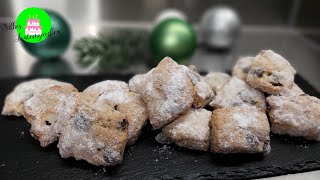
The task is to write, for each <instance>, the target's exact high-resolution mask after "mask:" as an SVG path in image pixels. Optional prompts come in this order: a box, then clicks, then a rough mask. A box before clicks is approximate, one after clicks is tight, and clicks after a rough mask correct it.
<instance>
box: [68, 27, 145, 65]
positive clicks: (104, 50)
mask: <svg viewBox="0 0 320 180" xmlns="http://www.w3.org/2000/svg"><path fill="white" fill-rule="evenodd" d="M148 37H149V33H148V31H145V30H136V29H133V30H129V29H115V30H111V31H106V30H105V31H102V32H100V33H99V35H98V36H97V37H84V38H82V39H79V40H77V41H76V43H75V46H74V48H75V50H76V51H77V54H78V60H77V62H78V64H79V65H80V66H82V67H88V66H90V65H92V64H94V63H97V67H96V68H98V70H100V71H102V70H110V69H121V68H124V67H127V66H129V65H130V64H133V63H137V62H139V63H144V62H145V61H146V60H148V59H149V58H150V55H149V48H148Z"/></svg>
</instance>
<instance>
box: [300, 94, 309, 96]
mask: <svg viewBox="0 0 320 180" xmlns="http://www.w3.org/2000/svg"><path fill="white" fill-rule="evenodd" d="M300 96H309V95H308V94H300Z"/></svg>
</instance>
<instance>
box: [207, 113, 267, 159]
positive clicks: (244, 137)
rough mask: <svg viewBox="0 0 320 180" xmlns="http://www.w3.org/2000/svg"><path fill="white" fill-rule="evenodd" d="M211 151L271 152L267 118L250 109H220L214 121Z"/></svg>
mask: <svg viewBox="0 0 320 180" xmlns="http://www.w3.org/2000/svg"><path fill="white" fill-rule="evenodd" d="M210 125H211V135H212V137H211V151H212V152H213V153H223V154H227V153H265V154H268V153H269V152H270V144H269V141H270V137H269V132H270V128H269V123H268V119H267V116H266V115H265V114H264V113H262V112H260V111H257V110H254V109H247V108H223V109H216V110H215V111H213V113H212V119H211V123H210Z"/></svg>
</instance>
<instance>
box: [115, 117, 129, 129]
mask: <svg viewBox="0 0 320 180" xmlns="http://www.w3.org/2000/svg"><path fill="white" fill-rule="evenodd" d="M128 124H129V123H128V120H126V119H123V120H122V121H121V122H120V123H119V126H118V128H119V129H120V130H121V131H123V130H125V129H127V127H128Z"/></svg>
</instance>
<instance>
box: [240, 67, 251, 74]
mask: <svg viewBox="0 0 320 180" xmlns="http://www.w3.org/2000/svg"><path fill="white" fill-rule="evenodd" d="M242 71H243V72H244V73H246V74H248V72H249V71H250V67H245V68H244V69H243V70H242Z"/></svg>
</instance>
